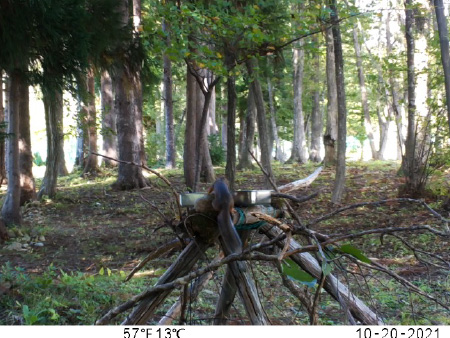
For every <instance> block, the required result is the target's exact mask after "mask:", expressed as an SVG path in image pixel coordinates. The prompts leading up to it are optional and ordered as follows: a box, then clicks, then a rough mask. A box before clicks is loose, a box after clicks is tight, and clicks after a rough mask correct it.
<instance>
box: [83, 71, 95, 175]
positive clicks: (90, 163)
mask: <svg viewBox="0 0 450 338" xmlns="http://www.w3.org/2000/svg"><path fill="white" fill-rule="evenodd" d="M86 82H87V92H88V98H87V100H88V102H87V105H86V108H87V115H86V129H85V130H86V131H87V146H88V154H87V158H86V164H85V167H84V170H83V175H93V176H95V175H97V174H98V171H99V170H98V161H97V156H96V155H93V154H92V152H94V153H96V152H97V121H96V120H97V119H96V117H97V112H96V110H95V78H94V70H93V69H92V68H91V69H89V71H88V74H87V81H86Z"/></svg>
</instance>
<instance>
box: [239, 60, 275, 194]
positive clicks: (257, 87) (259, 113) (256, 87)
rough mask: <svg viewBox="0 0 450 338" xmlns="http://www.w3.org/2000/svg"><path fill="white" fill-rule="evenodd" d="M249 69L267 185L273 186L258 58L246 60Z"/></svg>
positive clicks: (262, 163)
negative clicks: (258, 72) (257, 70)
mask: <svg viewBox="0 0 450 338" xmlns="http://www.w3.org/2000/svg"><path fill="white" fill-rule="evenodd" d="M246 66H247V71H248V74H249V76H250V78H251V81H252V83H251V85H252V86H253V91H254V95H255V96H254V97H255V104H256V118H257V122H258V137H259V143H260V148H261V165H262V167H263V168H264V170H265V171H266V174H267V175H268V176H269V178H267V177H266V186H267V187H271V185H270V183H269V181H268V180H269V179H271V180H273V181H275V180H274V175H273V171H272V163H271V159H272V157H271V155H270V153H269V142H268V141H269V140H268V132H267V121H266V110H265V107H264V99H263V94H262V89H261V84H260V82H259V79H258V74H257V73H256V70H255V69H257V66H258V64H257V60H256V59H250V60H247V62H246Z"/></svg>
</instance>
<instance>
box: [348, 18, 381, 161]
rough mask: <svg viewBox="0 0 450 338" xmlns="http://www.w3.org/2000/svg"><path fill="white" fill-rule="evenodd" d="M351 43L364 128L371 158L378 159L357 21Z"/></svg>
mask: <svg viewBox="0 0 450 338" xmlns="http://www.w3.org/2000/svg"><path fill="white" fill-rule="evenodd" d="M353 44H354V46H355V54H356V67H357V69H358V79H359V90H360V92H361V103H362V110H363V115H364V129H365V130H366V133H367V138H368V139H369V144H370V150H371V151H372V158H373V159H375V160H376V159H378V158H377V156H378V152H377V149H376V147H375V140H374V137H373V128H372V120H371V118H370V111H369V101H368V99H367V88H366V77H365V75H364V67H363V63H362V58H361V46H360V44H359V37H358V26H357V23H355V24H354V26H353Z"/></svg>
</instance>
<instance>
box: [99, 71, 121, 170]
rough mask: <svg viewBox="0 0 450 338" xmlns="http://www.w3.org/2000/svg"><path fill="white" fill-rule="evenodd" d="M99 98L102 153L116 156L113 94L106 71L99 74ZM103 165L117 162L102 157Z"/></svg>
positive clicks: (111, 164) (115, 114) (115, 165)
mask: <svg viewBox="0 0 450 338" xmlns="http://www.w3.org/2000/svg"><path fill="white" fill-rule="evenodd" d="M100 82H101V100H102V136H103V153H104V154H105V155H106V156H109V157H112V158H117V157H118V156H117V155H118V154H117V153H118V150H117V126H116V122H117V111H116V109H115V108H114V96H113V87H112V80H111V76H110V74H109V72H108V71H104V72H102V75H101V79H100ZM102 162H103V164H104V165H105V167H108V168H112V167H117V162H115V161H112V160H108V159H102Z"/></svg>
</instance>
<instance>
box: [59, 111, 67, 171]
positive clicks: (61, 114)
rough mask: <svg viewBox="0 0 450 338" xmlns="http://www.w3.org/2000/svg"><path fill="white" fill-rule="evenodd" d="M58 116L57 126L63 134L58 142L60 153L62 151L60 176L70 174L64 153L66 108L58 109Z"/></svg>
mask: <svg viewBox="0 0 450 338" xmlns="http://www.w3.org/2000/svg"><path fill="white" fill-rule="evenodd" d="M57 113H58V116H56V118H57V121H58V122H57V127H58V133H59V134H61V135H62V137H61V141H60V142H59V144H58V147H59V153H60V157H59V162H58V176H67V175H69V171H68V170H67V167H66V158H65V154H64V121H63V119H64V109H61V110H58V111H57Z"/></svg>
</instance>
